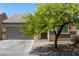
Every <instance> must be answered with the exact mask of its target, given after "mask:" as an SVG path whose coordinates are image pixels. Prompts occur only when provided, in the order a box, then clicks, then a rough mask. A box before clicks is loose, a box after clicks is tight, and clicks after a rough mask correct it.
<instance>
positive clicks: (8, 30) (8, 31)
mask: <svg viewBox="0 0 79 59" xmlns="http://www.w3.org/2000/svg"><path fill="white" fill-rule="evenodd" d="M23 17H24V14H16V15H13V16H11V17H9V18H8V19H6V20H4V21H3V31H4V33H3V39H32V38H33V37H32V38H29V37H28V36H24V35H23V33H22V32H21V28H20V26H21V25H22V24H23V23H24V22H25V20H24V19H23ZM76 31H77V29H76V27H75V26H72V27H71V29H69V28H68V27H64V29H63V31H62V33H61V35H60V37H59V40H60V41H69V40H70V39H73V36H76ZM38 36H39V39H38ZM34 39H35V40H36V41H53V40H54V39H55V36H54V33H53V30H52V31H49V32H47V33H41V34H39V35H34Z"/></svg>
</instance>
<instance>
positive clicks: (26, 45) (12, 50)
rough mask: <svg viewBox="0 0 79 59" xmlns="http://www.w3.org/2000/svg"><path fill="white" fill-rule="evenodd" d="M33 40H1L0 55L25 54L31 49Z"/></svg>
mask: <svg viewBox="0 0 79 59" xmlns="http://www.w3.org/2000/svg"><path fill="white" fill-rule="evenodd" d="M33 43H34V40H2V41H0V56H27V55H29V52H30V51H31V49H32V46H33Z"/></svg>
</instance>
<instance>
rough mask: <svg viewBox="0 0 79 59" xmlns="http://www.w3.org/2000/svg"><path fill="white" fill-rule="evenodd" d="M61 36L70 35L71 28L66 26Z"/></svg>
mask: <svg viewBox="0 0 79 59" xmlns="http://www.w3.org/2000/svg"><path fill="white" fill-rule="evenodd" d="M61 34H69V28H68V27H67V26H65V27H64V28H63V30H62V33H61Z"/></svg>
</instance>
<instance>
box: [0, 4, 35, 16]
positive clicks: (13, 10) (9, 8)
mask: <svg viewBox="0 0 79 59" xmlns="http://www.w3.org/2000/svg"><path fill="white" fill-rule="evenodd" d="M34 11H36V4H34V3H0V12H5V13H6V14H7V16H12V15H14V14H18V13H19V14H22V13H29V12H31V13H32V12H34Z"/></svg>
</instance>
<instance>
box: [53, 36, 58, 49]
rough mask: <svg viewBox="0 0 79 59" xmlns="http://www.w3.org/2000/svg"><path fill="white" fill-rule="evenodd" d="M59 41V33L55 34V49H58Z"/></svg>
mask: <svg viewBox="0 0 79 59" xmlns="http://www.w3.org/2000/svg"><path fill="white" fill-rule="evenodd" d="M57 41H58V35H56V36H55V43H54V44H55V45H54V47H55V49H57Z"/></svg>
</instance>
